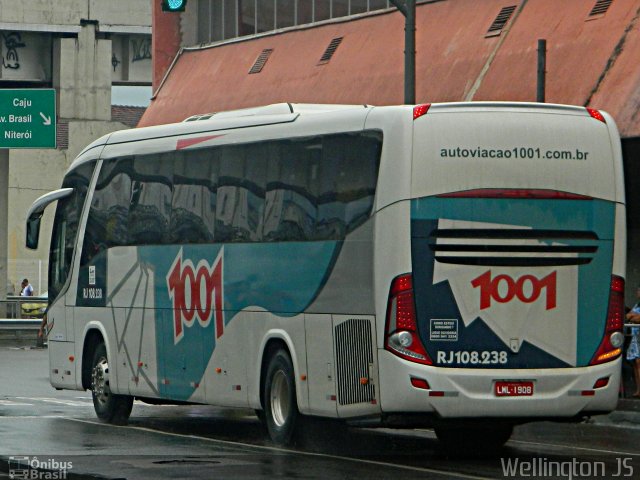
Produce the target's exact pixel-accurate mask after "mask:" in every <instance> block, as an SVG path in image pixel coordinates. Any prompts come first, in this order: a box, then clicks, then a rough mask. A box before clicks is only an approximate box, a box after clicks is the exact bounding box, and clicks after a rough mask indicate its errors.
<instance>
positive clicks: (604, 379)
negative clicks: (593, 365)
mask: <svg viewBox="0 0 640 480" xmlns="http://www.w3.org/2000/svg"><path fill="white" fill-rule="evenodd" d="M607 385H609V377H602V378H599V379H598V380H596V383H594V384H593V387H591V388H593V389H594V390H595V389H596V388H603V387H606V386H607Z"/></svg>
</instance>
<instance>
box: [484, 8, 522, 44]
mask: <svg viewBox="0 0 640 480" xmlns="http://www.w3.org/2000/svg"><path fill="white" fill-rule="evenodd" d="M515 11H516V5H510V6H508V7H502V9H501V10H500V13H498V16H497V17H496V19H495V20H494V21H493V23H492V24H491V26H490V27H489V30H487V34H486V35H485V36H486V37H495V36H497V35H500V34H501V33H502V29H503V28H504V27H505V25H506V24H507V22H508V21H509V19H510V18H511V15H513V12H515Z"/></svg>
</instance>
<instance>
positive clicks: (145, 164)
mask: <svg viewBox="0 0 640 480" xmlns="http://www.w3.org/2000/svg"><path fill="white" fill-rule="evenodd" d="M133 166H134V170H133V173H132V180H133V188H132V195H131V204H130V207H129V216H128V230H129V236H130V240H131V242H132V243H133V244H135V245H161V244H163V243H165V242H166V241H167V238H166V237H167V236H168V230H169V216H170V214H171V197H172V183H173V173H172V170H173V153H169V154H161V155H157V156H156V155H145V156H139V157H136V158H135V160H134V162H133Z"/></svg>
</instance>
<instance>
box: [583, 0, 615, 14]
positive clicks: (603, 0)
mask: <svg viewBox="0 0 640 480" xmlns="http://www.w3.org/2000/svg"><path fill="white" fill-rule="evenodd" d="M612 3H613V0H597V2H596V4H595V5H594V6H593V8H592V9H591V11H590V12H589V17H595V16H597V15H604V14H605V13H607V10H609V7H610V6H611V4H612Z"/></svg>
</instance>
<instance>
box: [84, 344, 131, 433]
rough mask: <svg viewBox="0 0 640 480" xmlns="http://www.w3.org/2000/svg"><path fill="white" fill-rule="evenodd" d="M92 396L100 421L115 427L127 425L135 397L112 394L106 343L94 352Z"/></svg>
mask: <svg viewBox="0 0 640 480" xmlns="http://www.w3.org/2000/svg"><path fill="white" fill-rule="evenodd" d="M91 396H92V397H93V408H94V409H95V411H96V415H97V416H98V418H99V419H100V420H102V421H104V422H107V423H111V424H113V425H126V424H127V420H128V419H129V415H130V414H131V409H132V408H133V397H132V396H130V395H116V394H114V393H111V385H110V379H109V362H108V359H107V347H106V346H105V344H104V343H99V344H98V345H97V346H96V348H95V350H94V352H93V363H92V369H91Z"/></svg>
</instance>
